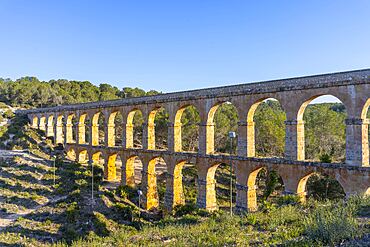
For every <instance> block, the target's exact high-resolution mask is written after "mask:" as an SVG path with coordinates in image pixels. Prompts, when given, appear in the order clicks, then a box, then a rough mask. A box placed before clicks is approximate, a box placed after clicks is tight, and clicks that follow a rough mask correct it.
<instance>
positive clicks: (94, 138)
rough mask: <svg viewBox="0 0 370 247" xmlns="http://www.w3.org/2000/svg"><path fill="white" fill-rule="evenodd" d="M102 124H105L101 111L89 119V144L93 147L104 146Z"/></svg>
mask: <svg viewBox="0 0 370 247" xmlns="http://www.w3.org/2000/svg"><path fill="white" fill-rule="evenodd" d="M104 124H105V117H104V114H103V113H102V112H101V111H99V112H96V113H95V114H94V115H93V117H92V118H91V144H92V145H93V146H99V145H104V144H105V135H106V133H105V130H104V127H103V126H104ZM102 125H103V126H102Z"/></svg>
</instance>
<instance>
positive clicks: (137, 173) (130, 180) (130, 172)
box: [122, 155, 143, 188]
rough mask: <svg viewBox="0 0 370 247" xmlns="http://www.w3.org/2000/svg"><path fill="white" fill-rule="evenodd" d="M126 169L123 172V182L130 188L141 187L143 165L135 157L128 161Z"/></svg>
mask: <svg viewBox="0 0 370 247" xmlns="http://www.w3.org/2000/svg"><path fill="white" fill-rule="evenodd" d="M123 169H125V170H124V171H122V181H124V183H125V185H128V186H130V187H133V188H134V187H140V185H141V182H142V171H143V163H142V162H141V160H140V159H139V157H138V156H136V155H134V156H131V157H129V158H128V159H127V160H126V164H125V167H124V168H123Z"/></svg>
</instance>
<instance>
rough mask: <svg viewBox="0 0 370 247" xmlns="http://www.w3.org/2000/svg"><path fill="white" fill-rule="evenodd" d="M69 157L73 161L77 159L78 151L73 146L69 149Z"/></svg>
mask: <svg viewBox="0 0 370 247" xmlns="http://www.w3.org/2000/svg"><path fill="white" fill-rule="evenodd" d="M67 158H68V159H70V160H73V161H76V151H75V150H74V148H73V147H69V148H68V149H67Z"/></svg>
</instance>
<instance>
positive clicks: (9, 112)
mask: <svg viewBox="0 0 370 247" xmlns="http://www.w3.org/2000/svg"><path fill="white" fill-rule="evenodd" d="M3 116H4V117H5V118H13V117H14V113H13V112H12V111H11V110H7V111H5V112H4V114H3Z"/></svg>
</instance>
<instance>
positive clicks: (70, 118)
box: [65, 113, 76, 143]
mask: <svg viewBox="0 0 370 247" xmlns="http://www.w3.org/2000/svg"><path fill="white" fill-rule="evenodd" d="M75 124H76V115H75V114H74V113H72V114H68V115H67V118H66V129H65V131H66V133H65V138H66V143H74V142H76V130H75V128H74V125H75Z"/></svg>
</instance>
